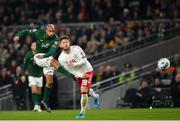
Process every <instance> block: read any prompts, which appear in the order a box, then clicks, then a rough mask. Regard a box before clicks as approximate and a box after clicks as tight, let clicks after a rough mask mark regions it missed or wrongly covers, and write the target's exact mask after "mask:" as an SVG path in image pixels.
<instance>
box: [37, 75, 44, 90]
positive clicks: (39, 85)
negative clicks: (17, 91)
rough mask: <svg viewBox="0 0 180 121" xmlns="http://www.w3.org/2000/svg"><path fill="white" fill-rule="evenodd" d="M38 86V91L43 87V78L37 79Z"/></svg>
mask: <svg viewBox="0 0 180 121" xmlns="http://www.w3.org/2000/svg"><path fill="white" fill-rule="evenodd" d="M36 85H37V88H38V89H39V88H41V87H42V86H43V77H36Z"/></svg>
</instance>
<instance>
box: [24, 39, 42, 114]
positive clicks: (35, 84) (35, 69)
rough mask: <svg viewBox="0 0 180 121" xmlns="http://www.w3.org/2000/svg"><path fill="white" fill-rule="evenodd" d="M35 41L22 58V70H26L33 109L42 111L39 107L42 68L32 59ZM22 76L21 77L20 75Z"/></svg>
mask: <svg viewBox="0 0 180 121" xmlns="http://www.w3.org/2000/svg"><path fill="white" fill-rule="evenodd" d="M35 49H36V43H35V42H33V43H32V44H31V51H29V52H27V54H26V55H25V58H24V64H23V72H25V71H26V70H28V72H29V73H28V80H29V87H30V88H31V97H32V102H33V105H34V109H33V111H37V112H42V110H41V107H40V100H41V87H42V86H43V68H42V67H39V66H38V65H36V63H35V61H34V55H35ZM22 78H23V77H22Z"/></svg>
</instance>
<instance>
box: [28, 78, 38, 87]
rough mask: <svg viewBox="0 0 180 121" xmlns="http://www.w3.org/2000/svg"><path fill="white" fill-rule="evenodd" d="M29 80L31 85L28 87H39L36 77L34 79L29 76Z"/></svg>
mask: <svg viewBox="0 0 180 121" xmlns="http://www.w3.org/2000/svg"><path fill="white" fill-rule="evenodd" d="M28 80H29V85H28V86H29V87H32V86H36V85H37V83H36V79H35V77H33V76H28Z"/></svg>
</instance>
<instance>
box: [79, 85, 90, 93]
mask: <svg viewBox="0 0 180 121" xmlns="http://www.w3.org/2000/svg"><path fill="white" fill-rule="evenodd" d="M88 91H89V88H88V87H84V86H81V93H88Z"/></svg>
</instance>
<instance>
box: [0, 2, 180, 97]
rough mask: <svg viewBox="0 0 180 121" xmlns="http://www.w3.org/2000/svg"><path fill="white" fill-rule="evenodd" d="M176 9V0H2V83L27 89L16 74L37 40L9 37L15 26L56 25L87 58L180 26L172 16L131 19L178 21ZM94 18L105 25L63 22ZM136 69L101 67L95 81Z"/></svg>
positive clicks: (0, 8) (128, 66) (0, 30)
mask: <svg viewBox="0 0 180 121" xmlns="http://www.w3.org/2000/svg"><path fill="white" fill-rule="evenodd" d="M179 9H180V1H179V0H174V1H173V2H172V1H171V0H149V1H145V0H140V1H137V0H26V1H24V0H18V1H17V0H0V53H1V54H0V86H3V85H6V84H12V85H13V87H14V90H15V91H14V92H16V91H17V92H18V94H20V95H22V96H25V95H24V93H23V91H22V89H24V90H25V88H27V82H24V81H22V80H21V78H20V77H21V73H22V63H23V58H24V55H25V54H26V52H27V51H28V50H30V44H31V43H32V42H33V41H35V40H34V38H31V37H30V36H26V37H23V38H21V41H20V43H14V42H13V41H12V38H13V36H14V35H15V34H16V33H17V32H18V31H19V30H21V29H20V28H19V27H18V26H19V25H29V27H30V28H35V25H38V26H39V28H41V27H44V25H46V24H47V23H55V24H57V26H56V28H57V34H58V36H60V35H61V34H68V35H70V37H71V42H72V44H77V45H79V46H81V47H82V48H83V50H84V51H85V53H86V54H87V56H88V57H89V56H92V55H94V54H98V53H100V52H102V51H103V50H106V49H109V48H115V47H119V46H123V47H124V46H126V45H127V44H129V43H131V42H133V41H135V40H136V41H141V40H142V39H144V38H148V37H151V36H152V35H153V34H155V33H158V34H159V35H160V36H163V33H164V31H165V30H167V29H171V28H174V27H175V28H179V27H180V23H179V22H177V21H173V20H172V21H168V22H167V21H134V20H142V19H143V20H144V19H153V20H157V19H167V18H168V19H176V18H179V17H180V13H179ZM117 11H118V12H117ZM126 20H130V21H126ZM131 20H133V21H131ZM93 21H95V22H98V21H101V22H102V21H103V22H105V23H96V24H86V25H83V26H78V25H76V26H66V25H63V24H61V23H70V22H93ZM115 21H120V22H119V23H116V22H115ZM11 25H13V26H11ZM16 25H17V26H16ZM29 27H28V28H29ZM134 68H135V67H134V66H132V65H131V64H129V63H127V64H125V65H124V70H119V69H117V68H116V67H115V66H113V67H112V66H110V65H107V66H100V67H99V70H98V73H97V75H95V77H94V80H95V82H99V81H101V80H104V79H107V78H109V77H112V76H114V75H118V74H120V73H122V75H121V76H120V77H119V80H118V81H119V82H123V80H124V79H125V78H126V76H125V75H123V74H124V73H125V72H128V71H130V70H133V69H134ZM135 76H136V75H135V73H131V74H130V75H129V76H128V80H130V81H132V80H133V79H134V78H135ZM177 78H179V76H177ZM158 79H159V78H157V79H156V78H155V79H154V80H158ZM157 82H158V81H157ZM19 89H21V90H19ZM19 92H22V93H19ZM18 100H19V99H18ZM20 100H21V99H20Z"/></svg>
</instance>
